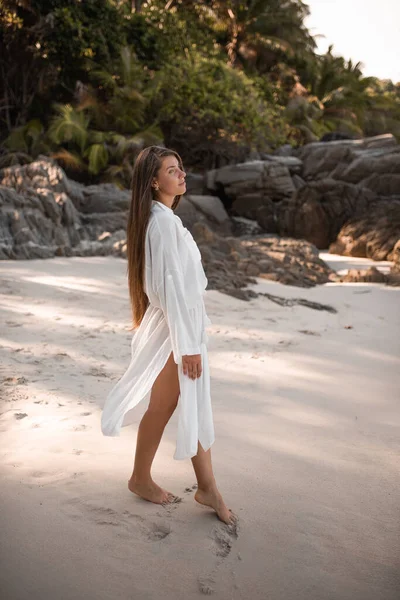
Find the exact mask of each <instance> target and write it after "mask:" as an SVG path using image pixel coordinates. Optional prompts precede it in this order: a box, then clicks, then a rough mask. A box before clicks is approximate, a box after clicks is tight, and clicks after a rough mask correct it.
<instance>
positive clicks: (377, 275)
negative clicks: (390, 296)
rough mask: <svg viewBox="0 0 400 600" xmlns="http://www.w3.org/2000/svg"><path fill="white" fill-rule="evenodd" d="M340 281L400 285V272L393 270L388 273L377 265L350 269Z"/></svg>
mask: <svg viewBox="0 0 400 600" xmlns="http://www.w3.org/2000/svg"><path fill="white" fill-rule="evenodd" d="M340 281H344V282H350V283H364V282H365V283H386V284H388V285H393V286H400V274H398V273H392V272H391V273H389V274H387V275H386V274H385V273H382V272H381V271H379V270H378V269H377V268H376V267H369V269H360V270H358V269H350V270H349V271H348V272H347V273H346V275H342V277H341V278H340Z"/></svg>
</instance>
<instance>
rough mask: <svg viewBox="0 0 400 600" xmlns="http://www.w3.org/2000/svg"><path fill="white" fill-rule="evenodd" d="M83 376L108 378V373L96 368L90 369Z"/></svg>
mask: <svg viewBox="0 0 400 600" xmlns="http://www.w3.org/2000/svg"><path fill="white" fill-rule="evenodd" d="M84 375H91V376H92V377H109V375H108V373H106V372H105V371H103V370H102V369H98V368H97V367H92V368H91V369H89V371H87V372H86V373H84Z"/></svg>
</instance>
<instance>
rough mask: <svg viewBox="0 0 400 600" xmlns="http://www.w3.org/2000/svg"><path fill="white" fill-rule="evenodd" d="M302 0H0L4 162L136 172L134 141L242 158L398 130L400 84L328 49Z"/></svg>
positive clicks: (126, 175)
mask: <svg viewBox="0 0 400 600" xmlns="http://www.w3.org/2000/svg"><path fill="white" fill-rule="evenodd" d="M308 13H309V8H308V6H307V4H306V3H305V2H303V1H302V0H283V1H282V0H200V1H199V2H192V1H191V0H168V1H167V0H147V1H142V0H135V1H132V0H130V1H129V2H128V0H85V1H77V0H24V1H23V2H22V1H21V0H3V1H2V3H1V4H0V125H1V134H0V141H2V142H3V144H2V146H3V149H1V150H0V163H1V164H2V165H4V164H14V163H16V162H28V161H30V160H32V158H34V157H36V156H38V154H39V153H52V155H53V156H55V157H56V158H57V160H59V161H60V163H61V164H62V165H63V166H65V167H66V168H67V170H68V171H69V172H70V174H71V175H73V176H76V177H77V178H81V179H82V180H83V181H95V180H96V179H105V180H108V181H115V182H116V183H117V184H119V185H126V186H128V185H129V184H130V179H131V174H132V164H133V162H134V159H135V156H136V154H137V152H138V151H139V150H140V149H141V148H142V147H143V146H144V145H148V144H152V143H162V142H164V143H165V144H166V145H169V146H172V147H174V148H175V149H176V150H178V151H179V152H180V153H181V154H182V156H183V158H184V160H185V164H186V165H188V166H195V167H199V168H207V167H212V166H218V165H220V164H225V163H226V162H232V161H239V160H244V159H245V158H247V157H248V156H249V153H251V152H252V151H253V150H259V151H263V150H264V151H268V150H269V149H271V148H274V147H275V146H277V145H279V144H281V143H285V142H287V141H289V142H290V143H292V144H302V143H305V142H308V141H311V140H315V139H319V138H320V137H321V135H323V134H324V133H325V132H327V131H341V132H344V133H348V134H351V135H355V136H362V135H376V134H379V133H386V132H392V133H393V134H394V135H396V136H398V138H399V139H400V85H399V84H397V85H395V84H393V83H392V82H382V81H379V80H378V79H376V78H370V77H369V78H366V77H364V76H363V74H362V65H361V64H360V63H357V64H354V63H353V62H352V61H351V60H349V61H347V60H345V59H344V58H343V57H341V56H335V55H334V53H333V49H332V47H331V48H329V50H328V52H327V53H326V54H324V55H323V56H319V55H317V54H316V53H315V48H316V43H315V40H314V38H313V37H312V35H311V34H310V32H309V31H308V30H307V28H306V27H305V25H304V20H305V18H306V17H307V15H308Z"/></svg>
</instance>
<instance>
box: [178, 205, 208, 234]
mask: <svg viewBox="0 0 400 600" xmlns="http://www.w3.org/2000/svg"><path fill="white" fill-rule="evenodd" d="M175 214H176V215H178V217H179V218H180V219H181V221H182V223H183V225H184V226H185V227H186V228H187V229H189V231H190V232H192V233H193V226H194V225H195V223H197V222H198V221H199V220H200V221H205V220H206V217H205V216H204V215H203V214H202V213H201V212H200V211H198V210H197V208H196V206H195V205H194V204H192V202H189V200H188V199H187V198H186V197H185V196H182V197H181V199H180V200H179V204H178V207H177V208H176V209H175Z"/></svg>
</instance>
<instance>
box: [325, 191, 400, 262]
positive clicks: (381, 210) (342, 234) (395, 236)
mask: <svg viewBox="0 0 400 600" xmlns="http://www.w3.org/2000/svg"><path fill="white" fill-rule="evenodd" d="M398 240H400V198H399V200H396V199H393V200H391V201H386V200H381V201H379V202H375V203H372V204H371V205H370V206H369V209H368V211H365V212H364V214H363V215H362V216H361V217H353V218H351V219H349V220H348V221H347V222H346V224H345V225H344V226H343V227H342V228H341V229H340V231H339V234H338V236H337V239H336V240H335V241H334V242H333V243H332V244H331V245H330V246H329V252H332V253H335V254H343V255H344V256H357V257H367V258H371V259H373V260H393V253H394V248H395V246H396V243H397V242H398Z"/></svg>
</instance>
